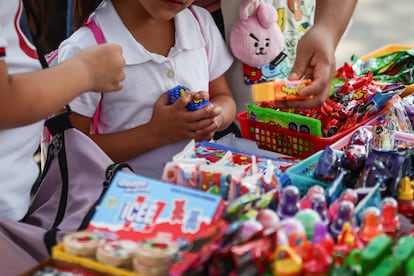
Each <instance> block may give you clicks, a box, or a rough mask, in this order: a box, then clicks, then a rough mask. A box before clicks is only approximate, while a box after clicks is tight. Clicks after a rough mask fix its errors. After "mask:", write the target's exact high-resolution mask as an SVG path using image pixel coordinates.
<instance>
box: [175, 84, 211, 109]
mask: <svg viewBox="0 0 414 276" xmlns="http://www.w3.org/2000/svg"><path fill="white" fill-rule="evenodd" d="M189 91H190V90H189V89H188V88H187V87H185V86H182V85H178V86H176V87H174V88H171V89H170V90H168V92H167V93H168V103H169V104H173V103H175V101H176V100H177V99H178V98H179V97H181V96H184V95H186V94H187V93H189ZM209 104H210V101H208V100H206V99H192V100H191V102H189V103H188V105H187V106H186V107H187V109H188V110H189V111H195V110H198V109H201V108H203V107H205V106H207V105H209Z"/></svg>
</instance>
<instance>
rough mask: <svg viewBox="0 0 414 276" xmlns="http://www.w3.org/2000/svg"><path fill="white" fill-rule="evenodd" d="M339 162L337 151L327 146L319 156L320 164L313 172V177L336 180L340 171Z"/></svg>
mask: <svg viewBox="0 0 414 276" xmlns="http://www.w3.org/2000/svg"><path fill="white" fill-rule="evenodd" d="M339 163H340V162H339V158H338V155H337V154H336V152H335V151H334V150H333V149H332V148H331V147H329V146H327V147H326V148H325V149H324V151H323V152H322V154H321V156H320V158H319V161H318V165H317V167H316V169H315V171H314V173H313V178H315V179H318V180H321V181H325V182H332V181H334V180H335V178H336V177H337V176H338V174H339V172H340V167H339Z"/></svg>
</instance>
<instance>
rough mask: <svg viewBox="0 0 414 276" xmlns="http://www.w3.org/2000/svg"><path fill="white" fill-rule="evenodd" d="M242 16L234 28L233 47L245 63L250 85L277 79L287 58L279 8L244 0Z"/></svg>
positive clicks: (244, 70) (244, 71) (241, 9)
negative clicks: (278, 12) (280, 65)
mask: <svg viewBox="0 0 414 276" xmlns="http://www.w3.org/2000/svg"><path fill="white" fill-rule="evenodd" d="M239 13H240V16H239V20H238V21H236V22H235V23H234V25H233V26H232V29H231V32H230V48H231V50H232V52H233V55H234V56H235V57H236V58H237V59H239V60H240V61H241V62H242V64H243V80H244V83H245V84H247V85H251V84H255V83H261V82H265V81H270V80H274V79H276V78H278V77H280V75H283V77H284V76H285V73H283V72H281V71H283V70H281V69H280V68H279V67H278V65H279V64H280V63H281V62H282V61H283V60H284V59H285V58H286V54H285V53H284V52H283V51H282V50H283V47H284V37H283V33H282V31H281V30H280V28H279V26H278V24H277V18H278V14H277V11H276V9H275V8H274V7H273V6H272V5H270V4H268V3H265V2H260V1H259V0H242V1H241V3H240V10H239Z"/></svg>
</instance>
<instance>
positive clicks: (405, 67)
mask: <svg viewBox="0 0 414 276" xmlns="http://www.w3.org/2000/svg"><path fill="white" fill-rule="evenodd" d="M413 50H414V49H399V50H393V51H390V52H387V53H382V54H379V55H377V56H375V57H371V58H369V59H368V60H365V61H364V60H361V59H359V58H358V57H357V56H355V55H354V56H353V57H352V58H351V63H352V68H353V69H354V71H355V74H357V75H359V76H360V75H364V74H366V73H367V72H372V73H373V78H374V80H376V81H379V82H384V83H398V82H401V83H403V84H405V85H411V84H414V78H413V70H414V67H413V64H414V63H413V62H414V51H413Z"/></svg>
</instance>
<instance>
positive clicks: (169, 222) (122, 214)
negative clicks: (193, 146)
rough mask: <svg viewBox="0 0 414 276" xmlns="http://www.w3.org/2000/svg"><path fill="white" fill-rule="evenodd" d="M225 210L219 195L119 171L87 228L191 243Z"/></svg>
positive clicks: (124, 236)
mask: <svg viewBox="0 0 414 276" xmlns="http://www.w3.org/2000/svg"><path fill="white" fill-rule="evenodd" d="M224 210H225V204H224V201H223V200H222V199H221V197H220V196H218V195H213V194H207V193H204V192H201V191H197V190H194V189H190V188H186V187H179V186H175V185H172V184H168V183H165V182H162V181H159V180H156V179H151V178H146V177H143V176H139V175H137V174H134V173H127V172H118V173H117V174H116V175H115V177H114V179H113V180H112V181H111V185H110V186H109V188H108V190H107V192H106V193H105V196H104V197H103V199H102V202H101V204H100V205H99V206H98V208H97V210H96V212H95V214H94V216H93V218H92V219H91V221H90V223H89V225H88V227H87V230H90V231H94V232H97V233H99V234H102V236H108V238H111V239H132V240H135V241H140V240H143V239H147V238H156V237H157V236H160V235H162V236H163V237H168V238H169V239H170V240H173V241H177V242H179V240H181V242H192V241H193V240H194V239H195V238H197V237H198V236H199V235H200V234H201V233H203V232H205V231H206V230H207V229H208V228H209V227H211V225H212V224H215V223H216V222H218V221H220V220H221V219H222V215H223V213H224Z"/></svg>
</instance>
